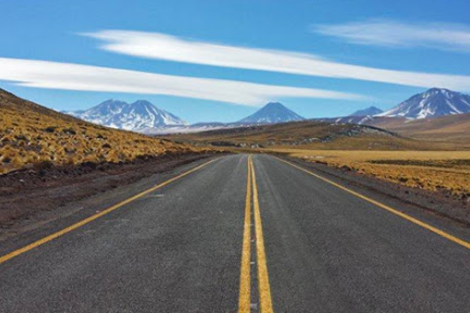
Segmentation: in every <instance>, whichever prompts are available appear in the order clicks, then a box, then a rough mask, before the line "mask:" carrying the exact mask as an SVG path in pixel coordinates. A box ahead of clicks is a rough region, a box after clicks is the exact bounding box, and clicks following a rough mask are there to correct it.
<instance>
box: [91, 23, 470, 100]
mask: <svg viewBox="0 0 470 313" xmlns="http://www.w3.org/2000/svg"><path fill="white" fill-rule="evenodd" d="M84 35H86V36H89V37H93V38H97V39H100V40H103V41H104V42H105V43H104V44H103V45H102V46H101V47H102V49H105V50H107V51H112V52H116V53H122V54H126V55H132V56H138V57H145V58H152V59H161V60H170V61H177V62H186V63H196V64H205V65H213V66H222V67H231V68H242V69H254V70H264V71H271V72H281V73H291V74H301V75H310V76H321V77H332V78H344V79H357V80H365V81H374V82H382V83H391V84H398V85H406V86H416V87H425V88H429V87H446V88H449V89H454V90H460V91H463V90H466V91H470V76H464V75H451V74H432V73H424V72H410V71H396V70H388V69H380V68H373V67H366V66H359V65H352V64H344V63H339V62H334V61H330V60H325V59H322V58H319V57H318V56H315V55H310V54H300V53H292V52H288V51H278V50H264V49H256V48H245V47H236V46H228V45H221V44H214V43H208V42H201V41H194V40H188V39H183V38H179V37H174V36H169V35H165V34H160V33H148V32H135V31H122V30H104V31H98V32H95V33H88V34H84Z"/></svg>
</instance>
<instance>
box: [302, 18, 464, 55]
mask: <svg viewBox="0 0 470 313" xmlns="http://www.w3.org/2000/svg"><path fill="white" fill-rule="evenodd" d="M311 30H312V31H313V32H315V33H320V34H323V35H327V36H332V37H336V38H340V39H343V40H346V41H347V42H350V43H354V44H361V45H374V46H387V47H428V48H434V49H439V50H456V51H463V52H470V27H468V26H464V25H459V24H449V23H403V22H399V21H392V20H382V19H372V20H366V21H363V22H349V23H344V24H330V25H325V24H323V25H314V26H312V28H311Z"/></svg>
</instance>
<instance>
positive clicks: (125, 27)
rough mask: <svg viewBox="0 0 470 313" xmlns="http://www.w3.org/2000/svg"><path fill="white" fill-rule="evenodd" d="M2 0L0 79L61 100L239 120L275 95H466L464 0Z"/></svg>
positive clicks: (310, 113)
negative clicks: (440, 90)
mask: <svg viewBox="0 0 470 313" xmlns="http://www.w3.org/2000/svg"><path fill="white" fill-rule="evenodd" d="M0 2H1V8H2V18H1V20H0V24H1V27H0V36H1V38H2V44H1V45H0V58H2V60H1V62H0V79H1V80H0V88H3V89H7V90H9V91H11V92H13V93H16V94H17V95H19V96H21V97H24V98H27V99H30V100H33V101H36V102H38V103H40V104H43V105H45V106H48V107H51V108H54V109H58V110H77V109H84V108H88V107H91V106H93V105H96V104H98V103H100V102H102V101H104V100H106V99H109V98H115V99H122V100H125V101H134V100H137V99H148V100H150V101H152V102H153V103H154V104H156V105H157V106H158V107H161V108H163V109H166V110H168V111H170V112H172V113H174V114H176V115H178V116H180V117H182V118H183V119H186V120H187V121H189V122H200V121H234V120H238V119H240V118H242V117H244V116H245V115H248V114H251V113H253V112H254V111H255V110H256V109H257V107H258V106H261V105H263V104H264V103H265V102H266V101H269V100H278V101H281V102H283V103H284V104H285V105H287V106H288V107H289V108H291V109H293V110H294V111H296V112H297V113H299V114H300V115H303V116H305V117H322V116H340V115H345V114H349V113H351V112H353V111H355V110H357V109H360V108H364V107H367V106H370V105H375V106H377V107H380V108H383V109H386V108H389V107H391V106H393V105H395V104H397V103H399V102H400V101H403V100H405V99H406V98H408V97H410V96H411V95H413V94H415V93H418V92H422V91H424V90H426V89H427V88H428V87H433V85H435V84H439V85H441V86H437V87H448V88H450V89H455V90H457V91H462V92H466V93H469V92H470V83H469V82H470V62H469V61H470V24H469V19H468V12H469V11H470V4H469V2H468V0H461V1H458V0H455V1H453V0H452V1H421V0H415V1H409V0H408V1H402V0H398V1H360V0H358V1H332V0H328V1H327V0H324V1H300V0H297V1H275V0H270V1H268V0H266V1H257V0H251V1H244V0H237V1H228V0H227V1H220V0H219V1H215V0H214V1H208V0H199V1H138V0H134V1H116V0H115V1H47V0H44V1H40V2H39V1H34V0H30V1H25V0H15V1H5V0H0ZM110 31H111V32H110ZM184 49H186V50H184ZM266 50H269V51H266ZM184 52H186V53H184ZM266 53H267V54H266ZM298 53H301V55H298ZM27 60H36V61H39V60H40V61H49V62H53V63H35V62H32V63H27V62H26V63H25V61H27ZM317 61H318V62H317ZM214 62H215V63H216V64H214ZM70 64H79V65H90V66H95V68H89V67H85V68H82V67H80V66H79V67H73V66H72V67H70V66H69V65H70ZM338 65H339V67H338ZM350 65H354V66H356V67H352V68H351V69H349V67H348V66H350ZM357 66H360V68H357ZM103 67H105V68H111V69H118V70H121V69H125V70H132V71H133V72H132V73H129V75H128V74H127V73H126V72H119V71H117V72H114V71H110V72H109V73H108V71H107V70H104V71H101V69H102V68H103ZM336 68H338V69H337V70H336ZM376 69H380V70H388V71H385V72H384V73H381V72H379V73H377V72H376ZM2 72H3V73H2ZM142 72H145V73H143V74H142ZM299 72H301V73H299ZM417 72H419V75H416V73H417ZM77 73H80V75H81V76H80V77H78V78H77V75H78V74H77ZM94 73H100V74H99V75H98V74H97V75H96V76H97V77H98V78H99V77H101V78H100V79H101V80H97V82H96V83H94V81H93V79H87V78H89V77H91V76H93V75H94ZM146 73H152V75H153V74H163V75H168V76H159V75H153V76H151V77H149V78H148V79H147V76H146V75H147V74H146ZM430 74H431V75H430ZM434 74H440V75H441V76H439V75H438V76H433V75H434ZM444 74H445V76H442V75H444ZM90 75H91V76H90ZM78 76H79V75H78ZM187 77H194V78H196V80H187V79H186V78H187ZM98 78H96V79H98ZM181 78H183V79H181ZM85 79H86V81H84V80H85ZM199 79H201V80H199ZM207 79H215V80H207ZM220 80H223V81H220ZM108 81H109V84H108V83H107V82H108ZM227 81H228V82H227ZM246 83H254V85H253V84H246ZM25 85H28V86H25ZM267 85H268V86H267ZM38 87H41V88H38ZM286 87H289V88H286ZM291 87H293V88H295V89H290V88H291ZM70 89H75V90H70ZM118 90H123V91H125V92H117V91H118ZM302 95H304V96H302ZM229 102H231V103H229Z"/></svg>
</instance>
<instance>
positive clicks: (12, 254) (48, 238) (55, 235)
mask: <svg viewBox="0 0 470 313" xmlns="http://www.w3.org/2000/svg"><path fill="white" fill-rule="evenodd" d="M216 160H217V159H214V160H210V161H208V162H205V163H203V164H201V165H199V166H197V167H195V168H193V169H191V170H189V171H187V172H184V173H182V174H180V175H178V176H175V177H173V178H170V179H168V180H167V181H165V182H163V183H161V184H158V185H156V186H154V187H152V188H149V189H147V190H145V191H143V192H141V193H138V194H136V195H134V196H132V197H130V198H128V199H126V200H124V201H122V202H119V203H118V204H115V205H113V206H111V207H109V208H107V209H105V210H103V211H101V212H99V213H97V214H94V215H92V216H90V217H88V218H86V219H84V220H82V221H80V222H78V223H76V224H73V225H71V226H68V227H66V228H64V229H62V230H60V231H58V232H56V233H53V234H51V235H49V236H46V237H44V238H42V239H39V240H38V241H35V242H33V243H31V244H29V245H27V246H24V247H23V248H20V249H18V250H15V251H13V252H10V253H8V254H6V255H4V256H2V257H0V264H2V263H4V262H6V261H8V260H10V259H13V258H14V257H17V256H19V255H20V254H23V253H25V252H28V251H30V250H32V249H34V248H36V247H39V246H41V245H43V244H45V243H47V242H49V241H51V240H54V239H56V238H58V237H60V236H62V235H65V234H67V233H69V232H71V231H73V230H75V229H77V228H79V227H82V226H83V225H86V224H88V223H90V222H92V221H94V220H96V219H98V218H100V217H102V216H103V215H106V214H108V213H110V212H112V211H114V210H116V209H118V208H120V207H122V206H123V205H126V204H128V203H130V202H132V201H134V200H136V199H138V198H141V197H142V196H145V195H146V194H148V193H150V192H152V191H155V190H157V189H160V188H162V187H164V186H166V185H168V184H170V183H172V182H174V181H176V180H178V179H180V178H182V177H184V176H186V175H189V174H191V173H193V172H195V171H197V170H199V169H201V168H203V167H204V166H206V165H208V164H210V163H212V162H214V161H216Z"/></svg>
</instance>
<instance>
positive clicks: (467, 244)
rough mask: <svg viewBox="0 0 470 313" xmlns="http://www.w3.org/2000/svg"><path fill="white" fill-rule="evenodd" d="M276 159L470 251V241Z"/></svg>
mask: <svg viewBox="0 0 470 313" xmlns="http://www.w3.org/2000/svg"><path fill="white" fill-rule="evenodd" d="M275 158H276V159H278V160H279V161H281V162H284V163H286V164H289V165H290V166H293V167H295V168H297V169H299V170H301V171H303V172H305V173H307V174H309V175H312V176H314V177H316V178H319V179H321V180H323V181H324V182H327V183H329V184H331V185H333V186H335V187H338V188H339V189H342V190H344V191H346V192H348V193H350V194H352V195H354V196H356V197H358V198H361V199H363V200H365V201H367V202H369V203H372V204H374V205H376V206H378V207H379V208H382V209H384V210H386V211H388V212H390V213H393V214H395V215H398V216H399V217H401V218H403V219H405V220H407V221H409V222H411V223H414V224H416V225H418V226H421V227H423V228H425V229H427V230H429V231H431V232H433V233H435V234H437V235H439V236H442V237H444V238H446V239H448V240H450V241H452V242H454V243H456V244H458V245H461V246H462V247H465V248H467V249H470V242H468V241H465V240H462V239H460V238H457V237H455V236H453V235H451V234H449V233H447V232H445V231H443V230H441V229H439V228H437V227H434V226H431V225H429V224H427V223H425V222H422V221H420V220H418V219H416V218H414V217H412V216H409V215H407V214H405V213H403V212H401V211H399V210H397V209H394V208H392V207H389V206H388V205H385V204H383V203H380V202H378V201H375V200H373V199H371V198H369V197H366V196H364V195H361V194H360V193H358V192H355V191H353V190H351V189H349V188H346V187H344V186H342V185H340V184H337V183H335V182H334V181H331V180H329V179H328V178H325V177H323V176H320V175H318V174H315V173H313V172H311V171H309V170H306V169H304V168H302V167H300V166H298V165H295V164H292V163H291V162H288V161H285V160H283V159H281V158H278V157H275Z"/></svg>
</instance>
